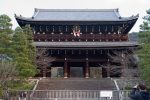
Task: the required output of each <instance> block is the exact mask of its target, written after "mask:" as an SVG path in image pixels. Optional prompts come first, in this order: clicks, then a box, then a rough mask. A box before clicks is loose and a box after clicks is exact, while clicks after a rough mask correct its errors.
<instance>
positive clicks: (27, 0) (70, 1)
mask: <svg viewBox="0 0 150 100" xmlns="http://www.w3.org/2000/svg"><path fill="white" fill-rule="evenodd" d="M34 8H41V9H114V8H119V12H120V15H121V16H122V17H130V16H132V15H137V14H139V19H138V21H137V23H136V24H135V25H134V27H133V28H132V30H131V31H130V32H138V31H139V25H140V24H142V22H143V19H142V18H143V17H144V16H145V15H146V10H148V9H150V0H0V14H6V15H8V16H9V17H10V18H11V19H12V24H13V29H15V28H16V27H17V26H18V24H17V22H16V20H15V18H14V14H17V15H22V16H24V17H31V16H32V15H33V13H34Z"/></svg>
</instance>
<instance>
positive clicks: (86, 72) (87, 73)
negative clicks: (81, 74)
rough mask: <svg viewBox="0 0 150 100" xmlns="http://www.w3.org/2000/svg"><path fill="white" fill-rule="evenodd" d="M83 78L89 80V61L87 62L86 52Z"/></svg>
mask: <svg viewBox="0 0 150 100" xmlns="http://www.w3.org/2000/svg"><path fill="white" fill-rule="evenodd" d="M85 78H89V60H88V51H86V66H85Z"/></svg>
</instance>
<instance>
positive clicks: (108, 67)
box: [107, 58, 110, 78]
mask: <svg viewBox="0 0 150 100" xmlns="http://www.w3.org/2000/svg"><path fill="white" fill-rule="evenodd" d="M107 77H108V78H110V62H109V58H108V61H107Z"/></svg>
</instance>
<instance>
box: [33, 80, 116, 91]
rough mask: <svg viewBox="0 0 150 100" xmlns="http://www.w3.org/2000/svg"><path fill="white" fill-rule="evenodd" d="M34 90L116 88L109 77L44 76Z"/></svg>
mask: <svg viewBox="0 0 150 100" xmlns="http://www.w3.org/2000/svg"><path fill="white" fill-rule="evenodd" d="M36 90H116V87H115V84H114V82H113V81H112V80H111V79H110V78H99V79H93V78H88V79H85V78H68V79H64V78H51V79H50V78H45V79H42V80H40V81H39V84H38V86H37V88H36Z"/></svg>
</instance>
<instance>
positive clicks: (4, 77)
mask: <svg viewBox="0 0 150 100" xmlns="http://www.w3.org/2000/svg"><path fill="white" fill-rule="evenodd" d="M17 74H18V72H17V70H16V67H15V64H14V63H13V62H12V61H3V60H1V61H0V87H1V88H2V90H3V91H4V97H5V99H6V98H7V97H8V96H7V95H8V82H9V81H11V80H13V79H14V78H15V77H16V76H17Z"/></svg>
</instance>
